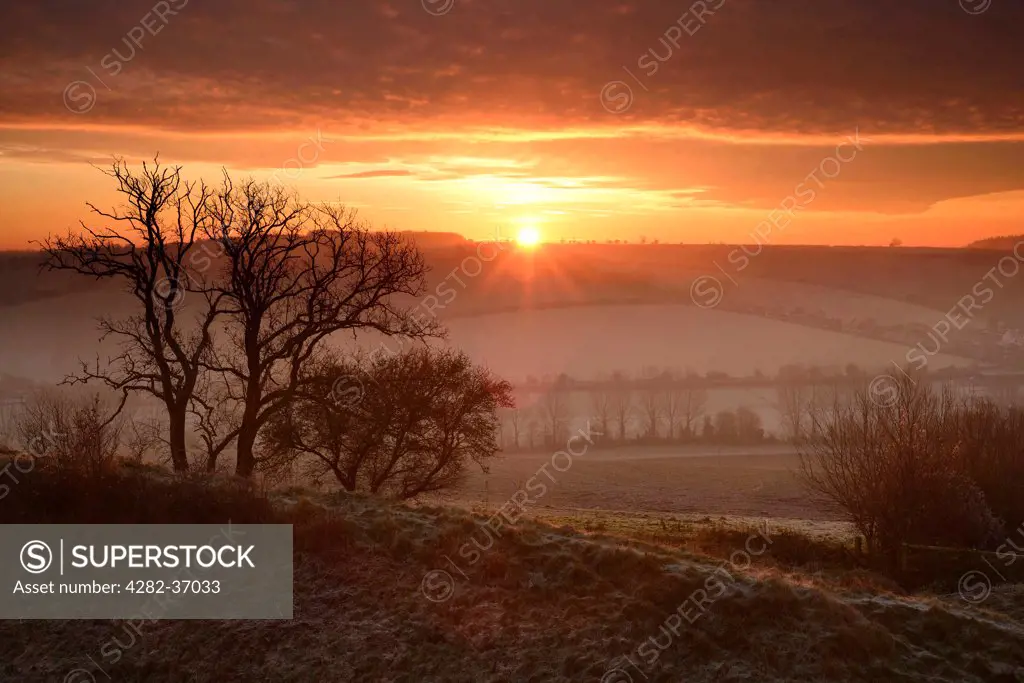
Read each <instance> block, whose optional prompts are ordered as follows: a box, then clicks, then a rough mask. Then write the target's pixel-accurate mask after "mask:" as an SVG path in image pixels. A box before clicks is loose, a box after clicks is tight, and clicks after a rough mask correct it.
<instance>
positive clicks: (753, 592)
mask: <svg viewBox="0 0 1024 683" xmlns="http://www.w3.org/2000/svg"><path fill="white" fill-rule="evenodd" d="M33 476H35V475H33ZM136 476H137V475H131V476H130V477H128V478H127V479H126V478H124V477H125V475H118V477H120V478H119V479H117V480H115V481H109V482H106V483H104V484H102V485H100V486H96V487H94V488H95V491H92V492H87V493H84V494H83V493H82V492H81V491H78V490H74V491H70V492H68V491H65V492H63V493H62V494H61V496H62V500H63V504H61V505H60V506H54V505H53V504H52V501H50V497H51V496H53V495H55V492H53V491H49V492H47V491H46V490H43V489H40V488H39V487H38V486H35V485H34V484H32V483H31V482H30V481H27V482H23V483H22V484H20V485H19V487H18V488H16V489H14V490H13V491H12V492H11V495H10V496H9V500H7V501H5V503H6V504H9V506H6V507H5V508H4V509H2V510H0V517H2V520H0V521H3V522H8V523H9V522H20V521H27V520H26V516H28V515H34V516H35V518H36V520H35V521H39V522H43V521H46V522H52V521H58V520H65V521H71V519H78V520H80V521H101V520H102V521H121V522H127V521H133V520H138V521H157V520H156V519H153V518H152V517H154V516H155V517H158V518H159V519H160V520H161V521H182V522H184V521H188V522H212V521H215V520H214V519H213V518H214V517H217V516H221V515H226V514H231V515H232V516H233V518H234V520H235V521H266V520H269V519H274V520H279V521H281V520H287V521H291V522H293V523H295V525H296V526H295V548H296V557H295V563H296V570H295V618H294V619H293V620H290V621H145V620H140V621H136V622H111V621H65V622H60V621H31V622H29V621H25V622H18V621H2V622H0V662H2V664H0V680H5V681H26V682H27V681H70V682H71V683H83V682H88V681H93V680H95V681H103V680H117V681H139V682H141V681H236V680H237V681H253V680H260V681H262V680H267V681H364V680H366V681H410V682H412V681H466V682H469V681H602V680H603V681H605V682H606V683H621V682H623V681H626V682H628V681H643V680H649V681H679V680H685V681H741V680H749V681H794V680H804V681H910V680H930V681H957V682H962V681H999V680H1002V681H1022V680H1024V622H1022V620H1021V617H1022V614H1021V610H1020V605H1021V597H1020V595H1014V594H1012V592H1009V593H1005V594H1002V595H999V596H993V599H992V600H990V601H989V602H987V603H986V605H990V606H991V607H990V609H989V610H987V611H981V610H975V611H974V612H973V613H971V612H968V611H967V610H966V609H965V608H964V606H963V603H954V602H952V601H949V602H943V601H941V600H939V599H931V600H928V601H922V600H912V599H908V598H898V597H895V596H892V595H876V594H870V593H865V592H860V593H856V594H854V593H851V592H847V591H846V590H845V589H843V590H840V589H838V588H836V589H830V588H828V587H824V588H823V587H822V586H821V582H819V581H814V582H812V581H809V580H806V579H805V578H802V577H793V576H789V577H787V576H783V575H782V574H780V573H778V572H777V571H775V570H757V569H756V568H755V569H752V570H751V572H753V573H750V572H745V571H742V570H741V569H740V568H739V566H740V564H741V563H743V562H745V561H744V560H742V559H741V557H740V555H736V556H735V562H734V563H732V564H730V563H729V562H727V561H723V560H714V559H712V558H707V557H696V556H692V555H685V554H681V553H679V552H677V551H672V550H669V549H665V548H658V547H654V546H648V545H643V544H639V543H634V542H629V541H625V540H622V539H614V538H609V537H598V536H586V535H581V534H578V533H576V532H574V531H573V530H571V529H568V528H561V529H555V528H553V527H550V526H545V525H541V524H537V523H534V522H528V521H521V522H519V523H517V524H516V525H515V526H514V527H509V526H500V527H499V525H497V524H495V523H493V522H492V524H491V527H492V528H494V529H496V531H493V532H491V533H490V534H488V533H487V532H486V530H485V527H484V525H485V523H486V520H485V519H483V518H479V517H473V516H471V515H470V514H469V513H466V512H463V511H460V510H454V509H449V508H426V507H406V506H395V505H390V504H385V503H381V502H378V501H374V500H371V499H367V498H363V497H359V496H344V497H341V498H336V497H332V498H331V499H330V500H329V501H327V500H321V502H320V503H312V502H309V501H308V500H307V499H304V498H303V499H299V498H295V497H293V498H291V499H280V500H277V501H276V502H275V503H274V507H273V509H271V508H269V507H266V506H262V505H258V504H252V503H248V502H244V500H243V504H239V503H238V502H237V501H238V500H240V498H239V497H238V496H239V494H238V492H237V491H232V492H229V494H225V493H223V492H222V491H213V492H208V493H202V491H205V490H206V489H205V487H203V486H196V485H192V484H190V485H189V487H190V488H188V490H187V491H186V492H185V493H181V492H176V491H173V490H172V491H170V492H168V491H167V490H165V489H168V488H173V487H176V486H179V485H178V484H176V483H172V482H170V481H169V480H168V481H166V482H159V483H153V482H152V481H151V477H150V479H149V480H147V481H146V482H145V483H144V484H142V485H140V484H139V483H138V480H135V479H132V477H136ZM147 476H149V475H147ZM202 495H211V496H214V497H215V499H213V500H212V501H211V502H204V501H201V500H199V501H198V502H197V496H202ZM241 495H242V499H244V497H245V496H247V495H248V494H241ZM100 497H102V498H103V499H104V500H106V501H108V503H107V507H102V509H101V506H99V505H98V504H97V501H98V500H100ZM38 504H47V506H46V507H36V508H35V510H34V511H33V510H26V509H25V507H24V506H25V505H38ZM79 506H83V507H81V509H80V510H78V509H76V508H79ZM153 506H157V508H156V509H154V510H152V511H151V513H150V512H146V510H147V509H150V508H153ZM232 507H233V509H232ZM87 510H88V512H86V511H87ZM254 511H255V512H254ZM79 513H81V514H79ZM69 516H70V517H69ZM771 535H772V530H771V528H770V527H769V528H768V538H769V539H770V538H771ZM763 538H764V530H763V529H762V530H759V531H753V530H752V532H751V536H750V539H754V541H753V542H749V543H748V542H744V541H743V539H740V541H739V542H738V543H737V547H736V551H737V552H739V553H743V552H744V546H747V549H748V550H752V551H754V552H756V551H757V549H758V548H760V547H763V546H764V544H763V543H762V542H760V541H757V539H763ZM755 567H756V565H755ZM715 577H717V579H716V578H715ZM716 581H717V582H718V583H715V582H716ZM712 586H714V587H715V588H714V589H712ZM718 586H721V590H719V589H718ZM702 591H703V593H701V592H702ZM712 597H714V599H711V598H712ZM695 600H697V601H699V602H702V603H703V605H702V609H701V610H700V612H699V613H697V612H695V611H694V609H693V608H692V604H693V603H694V601H695ZM997 608H998V609H997ZM673 614H676V615H679V614H683V615H687V619H686V620H682V619H679V618H673V617H672V615H673ZM695 614H696V615H697V616H696V618H693V617H694V615H695ZM691 619H692V621H693V623H692V624H691V623H688V622H689V621H690V620H691ZM115 654H116V657H115ZM627 656H628V657H629V659H628V660H627V659H624V657H627ZM76 670H78V671H76ZM73 671H74V673H73V674H72V673H71V672H73ZM68 676H71V678H68Z"/></svg>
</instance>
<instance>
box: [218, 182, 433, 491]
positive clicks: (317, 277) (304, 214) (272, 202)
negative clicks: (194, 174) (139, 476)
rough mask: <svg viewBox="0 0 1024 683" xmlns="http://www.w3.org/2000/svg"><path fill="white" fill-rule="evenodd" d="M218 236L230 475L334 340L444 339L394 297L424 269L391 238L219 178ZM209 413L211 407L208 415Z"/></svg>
mask: <svg viewBox="0 0 1024 683" xmlns="http://www.w3.org/2000/svg"><path fill="white" fill-rule="evenodd" d="M209 206H210V212H211V214H212V216H213V218H214V225H215V226H216V227H215V228H212V230H215V231H216V235H217V236H223V237H224V238H225V240H226V246H227V248H226V264H225V266H224V268H225V270H224V277H223V278H221V281H220V282H218V283H217V284H215V285H214V286H213V288H212V291H213V292H214V293H215V294H216V295H217V296H220V297H223V299H224V301H225V302H226V303H225V314H226V318H225V319H226V328H227V334H228V338H229V342H230V343H229V344H226V345H218V346H217V347H216V353H215V356H214V358H213V360H212V361H211V362H210V363H209V364H208V367H209V369H210V370H213V371H215V372H219V373H222V374H223V375H224V376H225V378H226V382H225V386H226V387H227V400H228V401H231V402H235V403H237V405H238V413H239V416H240V417H239V421H238V423H237V426H236V427H235V428H234V429H232V430H231V431H229V432H228V433H227V434H224V435H223V436H222V438H221V440H220V443H219V444H214V448H213V450H214V451H216V450H217V448H219V447H220V445H221V444H223V443H225V442H227V441H230V440H231V439H233V438H236V447H237V452H238V456H237V461H236V466H235V473H236V474H238V475H239V476H242V477H248V476H250V475H251V474H252V472H253V470H254V469H255V467H256V465H257V461H256V456H255V451H254V445H255V443H256V439H257V436H258V434H259V431H260V429H261V428H262V427H263V426H264V425H265V424H266V423H267V421H268V420H270V419H271V418H272V417H273V416H274V414H275V413H277V412H278V411H280V410H282V409H284V408H285V407H286V406H288V405H289V403H290V402H292V401H293V400H294V399H295V398H296V396H297V395H298V394H299V393H300V392H301V390H302V388H303V382H304V378H305V377H306V376H307V373H304V372H303V368H304V367H305V366H306V365H309V364H315V363H316V362H318V352H319V351H320V350H321V349H322V345H323V342H324V341H325V340H326V339H327V338H328V337H329V336H330V335H332V334H335V333H337V332H341V331H347V332H353V333H354V332H357V331H370V330H373V331H376V332H378V333H381V334H384V335H388V336H394V335H403V336H407V337H410V338H414V339H421V338H424V337H428V336H442V335H443V332H442V329H441V327H440V325H439V324H438V323H437V321H436V320H434V319H432V318H431V319H427V320H422V319H419V318H417V317H416V316H415V315H414V313H413V311H412V310H411V309H410V308H409V307H406V306H403V305H402V304H401V297H402V296H403V295H404V296H406V297H414V296H417V295H419V294H422V293H423V291H424V287H425V284H424V276H425V274H426V271H427V268H426V266H425V264H424V262H423V257H422V255H421V254H420V253H419V251H418V250H417V248H416V246H415V245H414V244H413V243H411V242H410V241H408V240H406V239H405V238H403V237H401V236H400V235H398V234H396V233H391V232H371V231H370V230H369V229H367V228H366V227H365V226H364V225H362V224H360V223H358V222H356V220H355V215H354V214H353V213H352V212H349V211H345V210H343V209H339V208H337V207H334V206H330V205H324V206H319V207H312V206H309V205H307V204H304V203H301V202H299V201H298V200H297V199H295V198H294V197H293V196H292V195H290V194H288V193H287V192H285V191H284V190H282V189H279V188H273V187H271V186H269V185H267V184H260V183H257V182H255V181H251V180H250V181H247V182H245V183H243V184H242V185H241V186H240V187H235V186H234V185H233V184H232V182H231V180H230V178H228V177H226V176H225V180H224V185H223V187H222V188H221V189H220V190H219V191H218V192H217V193H216V196H215V197H214V198H213V199H212V200H211V201H210V202H209ZM207 407H208V406H207Z"/></svg>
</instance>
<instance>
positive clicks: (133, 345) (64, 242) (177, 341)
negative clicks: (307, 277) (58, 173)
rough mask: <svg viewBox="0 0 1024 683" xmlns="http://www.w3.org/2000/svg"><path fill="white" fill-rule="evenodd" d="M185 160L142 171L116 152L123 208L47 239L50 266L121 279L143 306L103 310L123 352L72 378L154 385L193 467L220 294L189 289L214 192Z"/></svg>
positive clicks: (180, 461) (178, 460) (171, 437)
mask: <svg viewBox="0 0 1024 683" xmlns="http://www.w3.org/2000/svg"><path fill="white" fill-rule="evenodd" d="M180 170H181V169H180V167H165V166H161V165H160V163H159V162H154V164H153V165H148V164H143V166H142V170H141V171H140V172H137V173H134V172H132V171H131V170H129V168H128V166H127V164H126V163H125V162H124V161H121V160H116V161H115V162H114V164H113V166H112V168H111V170H109V171H107V172H106V174H107V175H108V176H109V177H110V178H112V179H113V180H114V182H115V184H116V186H117V188H116V189H117V192H118V193H119V194H120V195H121V196H122V197H123V198H124V200H125V204H124V206H123V207H122V208H118V209H113V210H111V211H104V210H100V209H98V208H96V207H95V206H94V205H92V204H89V205H88V206H89V208H90V209H91V210H92V212H93V213H94V214H96V216H98V217H99V218H100V219H103V220H104V221H105V223H106V224H105V225H104V226H103V227H90V226H87V225H86V224H85V223H84V222H83V223H82V224H81V226H82V230H81V232H79V233H69V234H68V235H66V236H64V237H50V238H48V239H47V240H46V241H45V242H44V243H43V249H44V252H45V254H46V261H45V265H46V267H47V268H49V269H51V270H68V271H72V272H76V273H79V274H82V275H87V276H91V277H94V278H96V279H106V280H113V281H117V282H120V283H122V284H123V285H124V288H125V290H126V291H127V292H128V293H129V294H130V295H131V296H132V297H134V299H135V304H136V306H137V308H138V313H136V314H134V315H131V316H130V317H128V318H127V319H124V320H112V319H110V318H103V319H101V320H100V329H101V330H102V334H103V338H107V337H110V338H112V339H113V340H114V341H116V342H117V344H118V346H119V349H120V351H119V353H118V355H116V356H114V357H113V358H109V359H107V361H106V362H105V363H104V364H102V365H101V364H100V362H99V359H98V358H97V360H96V362H95V363H94V364H92V365H90V364H89V363H85V362H82V364H81V370H80V372H79V373H77V374H76V375H73V376H71V377H68V378H67V379H66V380H65V381H66V382H68V383H78V382H91V381H98V382H101V383H103V384H105V385H106V386H107V387H110V388H111V389H114V390H115V391H117V392H120V394H121V404H120V406H118V407H117V409H116V411H117V412H120V410H121V408H123V406H124V401H125V400H126V399H127V396H128V394H129V393H132V392H138V393H147V394H151V395H152V396H154V397H156V398H157V399H159V400H160V401H161V402H162V403H163V405H164V406H165V407H166V409H167V415H168V423H167V424H168V430H169V433H168V438H167V442H168V445H169V448H170V454H171V460H172V463H173V465H174V469H175V470H177V471H184V470H187V469H188V453H187V446H186V432H187V425H188V410H189V405H190V403H191V401H192V400H193V398H194V394H195V387H196V383H197V381H198V378H199V375H200V372H201V363H202V358H203V356H204V354H205V353H206V352H207V351H208V349H209V347H210V345H211V343H212V336H211V329H212V326H213V323H214V320H215V319H216V317H217V315H218V311H217V298H218V297H217V295H216V294H215V293H206V294H202V295H198V294H197V295H195V296H191V297H187V293H188V292H190V291H195V290H194V289H193V286H194V285H195V284H197V283H196V282H195V281H196V280H198V279H201V274H200V273H197V272H196V271H197V269H196V268H193V267H192V266H193V264H194V261H195V260H196V258H197V255H198V253H199V251H200V250H201V249H202V246H203V245H202V238H203V236H204V235H210V234H213V229H212V228H213V225H212V223H211V222H210V216H209V212H208V211H207V201H208V200H209V199H210V197H211V192H210V191H209V190H208V188H207V187H206V186H205V185H203V184H202V183H198V184H197V183H190V182H186V181H184V180H182V178H181V175H180ZM186 298H188V299H191V301H189V302H188V303H190V304H191V306H192V308H193V310H194V311H195V314H194V316H193V319H192V320H191V321H187V320H183V318H184V317H185V311H184V310H179V309H181V307H182V305H183V304H184V303H185V302H186Z"/></svg>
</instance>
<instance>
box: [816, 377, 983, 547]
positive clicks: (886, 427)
mask: <svg viewBox="0 0 1024 683" xmlns="http://www.w3.org/2000/svg"><path fill="white" fill-rule="evenodd" d="M886 380H887V381H886V382H885V383H884V384H882V385H880V384H879V383H878V380H877V379H876V380H875V381H874V382H873V383H872V385H871V387H869V388H865V389H863V390H861V391H858V392H857V393H856V394H855V396H854V397H853V400H852V401H850V402H848V403H845V402H844V403H839V402H836V403H835V404H834V405H833V406H832V407H831V409H827V410H824V411H820V412H818V413H816V414H815V415H814V416H813V429H812V432H811V433H812V436H811V437H809V438H807V439H806V440H804V441H803V442H802V443H801V447H800V458H801V462H800V476H801V478H802V479H803V482H804V484H805V485H806V486H807V487H808V488H809V489H810V490H811V491H813V492H815V493H817V494H819V495H821V496H823V497H824V498H826V499H827V500H829V501H831V502H832V503H833V504H835V505H836V506H838V507H839V508H840V509H842V510H843V511H844V512H845V513H846V515H847V517H848V519H849V520H850V521H851V522H852V523H853V524H854V525H855V526H856V527H857V529H858V530H859V531H860V533H861V534H863V535H864V537H865V539H866V540H867V542H868V549H869V551H872V552H876V551H877V552H880V553H881V554H882V555H884V556H885V557H886V558H887V559H888V560H889V561H890V563H891V564H892V566H895V563H896V560H897V559H898V556H899V552H900V549H901V547H902V545H903V544H905V543H930V544H948V545H956V546H965V547H970V548H983V547H986V546H987V545H988V544H990V543H991V542H992V541H993V540H994V539H996V538H998V536H999V535H1000V533H1001V531H1000V530H1001V524H1000V523H999V521H998V520H997V519H996V517H995V516H994V515H993V514H992V511H991V510H990V508H989V505H988V503H987V501H986V496H985V492H984V491H983V490H982V488H981V487H980V486H979V485H978V483H977V482H976V481H975V480H974V479H973V478H972V477H971V476H970V472H969V471H966V468H965V467H964V462H965V460H964V458H963V457H962V451H963V449H964V447H965V443H966V442H969V439H968V437H967V434H965V431H964V430H963V429H962V425H963V423H964V416H965V414H966V412H965V411H969V410H970V409H971V406H970V405H969V404H965V403H963V402H961V401H957V400H955V399H954V397H953V395H952V394H951V393H950V392H946V391H944V392H942V393H941V394H936V393H935V392H933V391H931V390H930V389H928V388H927V386H926V383H925V382H924V381H923V380H924V378H923V377H920V376H919V377H913V376H911V375H909V374H907V375H904V376H901V377H900V378H893V377H888V378H886Z"/></svg>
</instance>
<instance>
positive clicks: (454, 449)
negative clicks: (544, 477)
mask: <svg viewBox="0 0 1024 683" xmlns="http://www.w3.org/2000/svg"><path fill="white" fill-rule="evenodd" d="M354 377H358V378H359V384H360V385H361V386H362V387H363V391H362V392H361V395H360V397H359V398H360V401H359V404H358V406H357V407H358V409H357V410H353V409H352V406H349V405H338V403H337V402H336V401H335V396H334V395H333V393H332V392H333V387H335V386H337V383H338V381H339V380H341V381H346V382H347V381H350V380H351V378H354ZM306 379H307V383H306V387H307V392H305V393H304V395H303V397H302V398H299V399H297V400H295V401H293V402H292V403H290V404H289V405H288V406H287V407H286V408H284V409H282V410H280V411H277V412H275V413H274V414H273V415H272V416H271V417H270V418H269V420H268V424H267V428H266V429H265V430H264V432H263V433H262V436H261V444H262V445H263V447H264V451H265V454H264V459H263V462H264V465H265V466H266V467H267V468H269V469H270V470H271V471H273V470H274V469H277V468H280V467H282V466H284V465H287V464H289V463H291V462H293V461H294V460H295V458H297V457H302V458H304V464H305V466H306V468H307V474H308V475H310V476H312V477H314V478H319V477H321V476H323V475H325V474H331V475H333V476H334V478H335V479H336V480H337V482H338V483H339V484H340V485H341V486H342V488H344V489H346V490H348V491H357V490H360V491H367V492H370V493H374V494H379V495H386V496H388V497H392V498H399V499H407V498H414V497H416V496H418V495H420V494H423V493H427V492H432V491H440V490H444V489H450V488H452V487H453V486H455V485H456V484H457V483H458V482H459V480H460V479H461V477H462V475H463V473H464V472H465V469H466V467H467V466H468V465H469V463H471V462H472V463H476V464H477V465H479V466H480V468H481V469H482V470H483V471H485V472H486V471H487V461H488V460H489V459H490V458H491V457H493V456H494V454H495V453H497V452H498V450H499V444H498V443H497V428H498V416H497V411H498V410H499V409H500V408H503V407H510V406H511V405H512V403H513V400H512V393H511V386H510V385H509V384H508V382H506V381H504V380H501V379H498V378H497V377H495V376H494V375H492V374H491V373H490V372H489V371H487V370H485V369H483V368H480V367H477V366H474V365H473V364H472V362H471V361H470V359H469V357H468V356H467V355H466V354H464V353H461V352H456V351H452V350H443V351H435V350H430V349H427V348H420V349H414V350H411V351H406V352H403V353H400V354H396V355H391V356H382V357H377V358H375V359H372V360H366V359H362V360H356V361H350V362H347V363H326V364H324V365H322V366H320V367H319V368H318V369H317V370H316V371H315V373H314V374H313V375H312V376H310V377H307V378H306Z"/></svg>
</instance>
